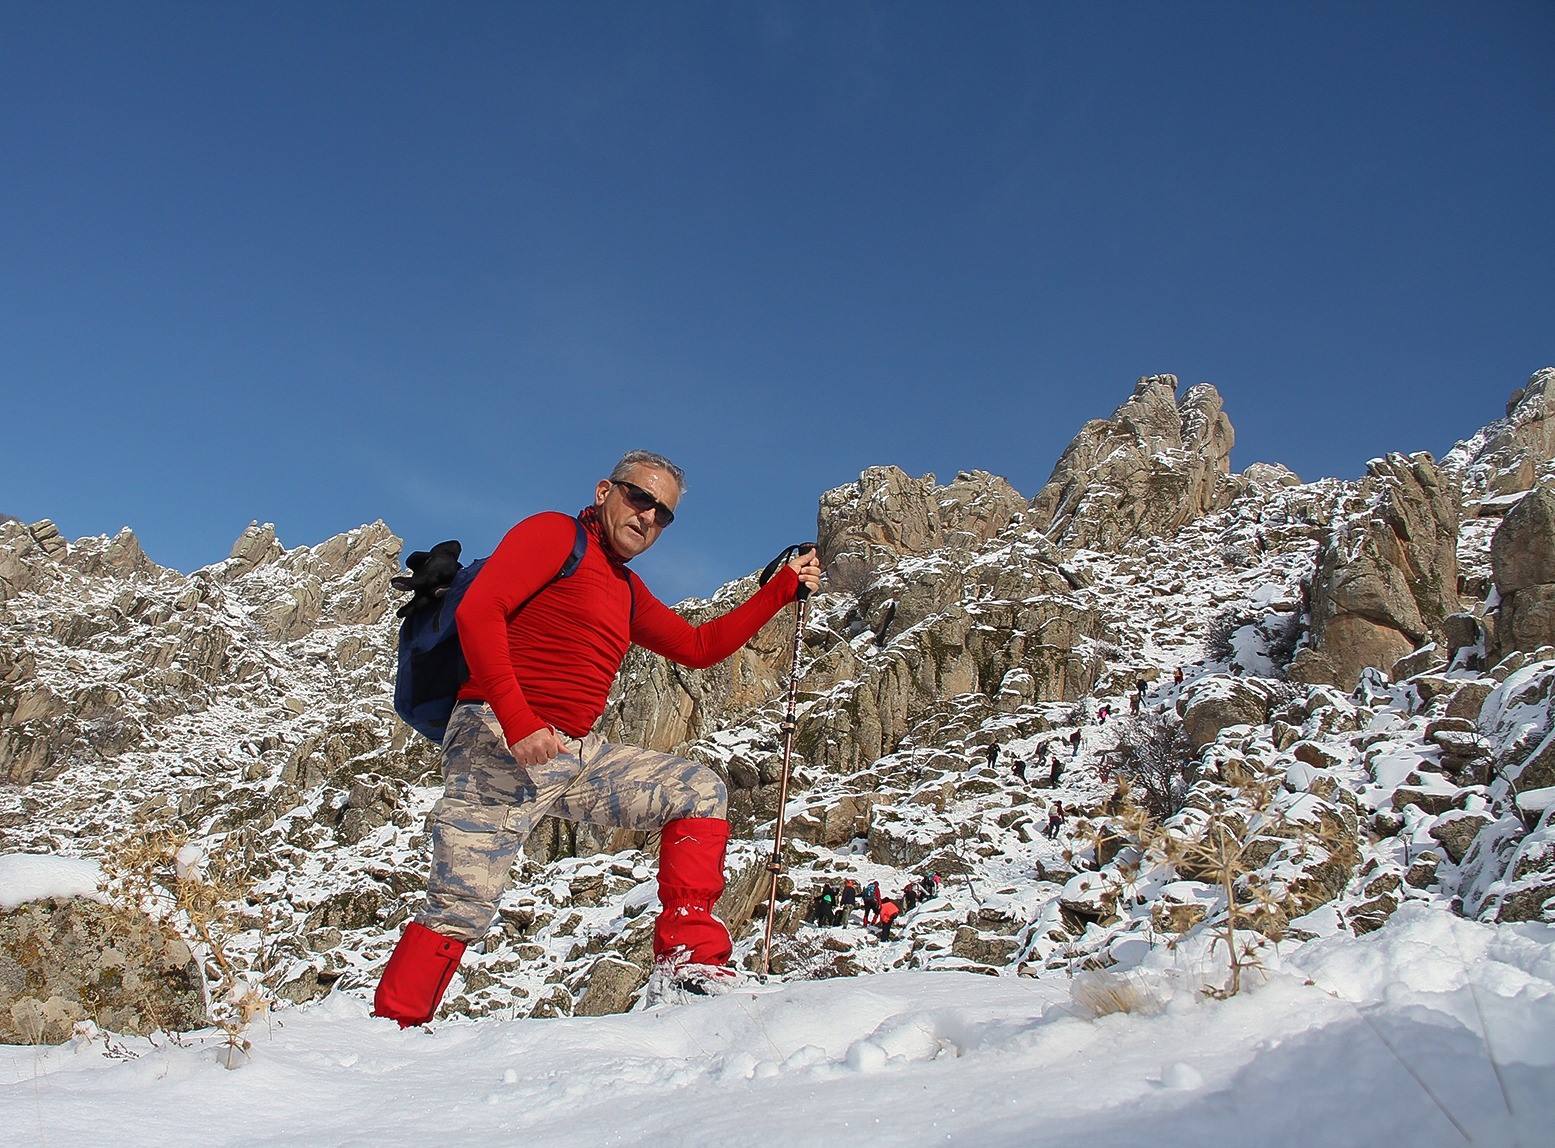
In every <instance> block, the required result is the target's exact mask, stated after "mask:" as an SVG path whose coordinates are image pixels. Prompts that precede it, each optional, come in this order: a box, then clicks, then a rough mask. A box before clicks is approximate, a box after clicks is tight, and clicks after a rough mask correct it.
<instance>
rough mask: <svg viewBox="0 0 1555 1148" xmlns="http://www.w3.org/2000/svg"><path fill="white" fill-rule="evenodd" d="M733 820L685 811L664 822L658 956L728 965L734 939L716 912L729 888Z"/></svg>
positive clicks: (655, 935) (655, 934)
mask: <svg viewBox="0 0 1555 1148" xmlns="http://www.w3.org/2000/svg"><path fill="white" fill-rule="evenodd" d="M728 844H729V823H728V822H727V821H725V820H724V819H723V818H721V817H681V818H679V819H677V820H675V821H671V822H670V823H669V824H668V825H666V826H665V827H664V832H663V836H662V844H661V845H660V846H659V901H660V903H661V904H662V905H663V906H664V910H663V911H662V912H661V913H660V914H659V920H658V923H657V924H656V925H655V926H654V929H653V955H654V957H655V958H656V959H658V960H672V961H675V962H676V963H687V964H697V965H726V964H728V963H729V956H730V953H731V952H732V951H733V949H734V943H733V942H732V941H731V940H730V939H729V930H728V929H727V928H725V927H724V923H723V922H722V921H720V920H719V919H718V918H717V917H715V916H713V906H714V904H716V903H717V901H718V897H719V895H720V894H721V893H722V892H723V891H724V848H725V847H726V846H727V845H728Z"/></svg>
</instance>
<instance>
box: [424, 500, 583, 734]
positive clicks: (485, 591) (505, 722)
mask: <svg viewBox="0 0 1555 1148" xmlns="http://www.w3.org/2000/svg"><path fill="white" fill-rule="evenodd" d="M576 537H577V527H576V526H575V525H574V521H573V519H571V518H570V517H568V516H567V515H565V514H557V513H546V514H536V515H534V516H532V517H530V518H526V519H524V521H522V522H520V523H519V524H518V525H517V526H515V527H513V529H511V530H509V531H508V532H507V535H506V537H504V538H503V539H502V542H501V543H500V544H499V545H498V546H497V549H496V550H495V551H494V552H493V553H492V555H491V557H490V558H488V559H486V565H485V566H483V567H481V571H480V573H479V574H477V575H476V576H475V581H473V582H471V583H470V588H469V589H468V590H466V591H465V594H464V600H463V601H462V602H460V603H459V611H458V613H457V614H455V615H454V621H455V623H456V624H457V625H458V627H459V646H460V649H461V650H463V652H464V660H465V663H466V664H467V665H468V666H469V667H470V682H471V684H472V685H473V687H474V689H475V691H476V692H477V693H478V694H479V695H480V698H481V700H482V701H484V702H486V703H487V704H488V705H490V706H491V708H492V711H493V712H494V713H495V714H496V715H497V721H498V722H500V723H501V725H502V734H503V736H504V737H505V738H506V739H507V742H508V745H509V746H516V745H526V749H528V748H533V747H530V746H528V745H527V744H526V739H528V738H531V736H532V735H534V734H536V733H539V732H540V731H544V732H545V733H547V734H549V735H550V737H551V738H552V739H554V738H555V736H556V735H555V733H554V732H552V731H551V728H550V726H549V725H548V724H547V723H545V722H544V721H542V720H540V718H538V717H537V716H535V713H534V711H533V710H531V709H530V708H529V702H528V701H527V699H525V697H524V690H523V687H522V686H521V685H520V684H519V681H518V675H517V674H516V673H515V672H514V669H513V657H512V654H511V652H510V649H509V645H508V622H509V620H510V619H511V618H512V617H513V615H514V614H516V613H517V612H518V611H519V609H520V608H521V607H522V606H523V605H524V603H525V602H527V601H529V599H530V598H531V597H533V596H534V594H535V593H536V592H537V591H539V590H541V589H543V588H544V587H545V586H546V585H547V584H548V583H549V582H550V581H551V579H552V578H554V577H555V576H556V573H557V571H559V570H560V569H561V565H562V562H563V561H564V560H565V559H566V557H567V555H568V554H570V553H571V552H572V545H573V542H574V540H575V539H576ZM536 752H538V750H536ZM556 752H560V750H559V743H558V749H557V750H556ZM526 756H532V755H529V754H526ZM554 756H555V752H553V753H550V754H547V755H546V756H544V757H535V758H534V759H533V760H529V761H521V762H520V764H524V765H536V764H539V763H540V762H541V761H548V760H549V759H550V758H551V757H554Z"/></svg>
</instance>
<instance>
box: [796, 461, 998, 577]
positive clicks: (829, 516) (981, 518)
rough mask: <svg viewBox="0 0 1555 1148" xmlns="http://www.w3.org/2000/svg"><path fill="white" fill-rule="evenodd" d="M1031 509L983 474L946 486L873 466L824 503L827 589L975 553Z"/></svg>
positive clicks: (821, 523)
mask: <svg viewBox="0 0 1555 1148" xmlns="http://www.w3.org/2000/svg"><path fill="white" fill-rule="evenodd" d="M1025 509H1026V501H1025V499H1023V498H1022V497H1021V496H1020V495H1019V494H1018V493H1017V492H1016V490H1015V488H1014V487H1012V486H1011V485H1010V484H1009V483H1008V482H1007V481H1006V480H1004V479H1003V478H1000V477H998V476H997V475H991V474H987V473H985V472H983V471H972V472H967V471H962V472H961V473H960V474H958V475H956V478H955V481H953V482H952V483H951V484H950V485H949V486H944V487H941V486H937V485H935V482H934V476H933V475H927V476H925V477H923V478H911V477H909V476H908V475H907V474H906V473H905V472H903V471H901V470H899V469H897V468H896V467H894V466H875V467H870V468H869V469H868V470H866V471H864V473H863V474H861V475H859V477H858V481H857V482H854V483H850V484H849V485H847V486H839V487H837V488H836V489H834V490H829V491H827V492H826V493H825V494H823V495H822V496H821V506H820V514H819V516H818V520H817V526H816V530H817V535H816V540H817V543H818V544H819V546H820V551H821V563H822V565H823V566H824V567H825V571H826V585H827V587H828V588H829V589H832V590H843V591H846V590H860V589H863V588H864V587H865V586H866V585H867V584H868V582H869V580H870V578H871V576H872V575H873V574H874V573H875V572H877V571H879V570H881V569H884V568H887V567H889V566H892V565H894V564H895V563H896V562H897V561H898V560H900V559H901V558H904V557H906V556H908V555H914V554H918V555H922V554H928V553H930V552H931V551H942V550H946V549H949V550H951V551H958V552H966V551H969V550H971V549H973V548H975V547H977V546H978V545H980V544H982V543H984V542H987V541H988V540H989V539H990V538H993V537H995V536H996V535H998V533H999V532H1000V531H1001V530H1003V529H1004V528H1005V527H1006V526H1007V525H1009V523H1010V521H1011V520H1012V519H1014V518H1015V517H1016V516H1018V515H1019V514H1021V512H1023V511H1024V510H1025Z"/></svg>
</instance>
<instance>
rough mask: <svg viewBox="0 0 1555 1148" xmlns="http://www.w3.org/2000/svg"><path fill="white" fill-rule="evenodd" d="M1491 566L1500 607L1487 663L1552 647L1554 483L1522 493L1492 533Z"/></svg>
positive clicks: (1554, 624) (1554, 625)
mask: <svg viewBox="0 0 1555 1148" xmlns="http://www.w3.org/2000/svg"><path fill="white" fill-rule="evenodd" d="M1490 563H1491V569H1492V571H1493V572H1494V576H1495V585H1496V593H1497V595H1498V597H1499V598H1500V604H1499V606H1498V607H1497V608H1496V610H1495V611H1494V612H1493V614H1492V615H1491V616H1492V618H1493V624H1492V631H1493V652H1492V656H1491V661H1496V660H1499V658H1501V657H1504V656H1505V655H1506V654H1509V653H1511V652H1512V651H1514V650H1525V651H1533V650H1537V649H1538V648H1539V647H1540V646H1548V645H1555V480H1552V481H1549V482H1545V483H1542V484H1540V486H1539V487H1538V488H1537V489H1535V490H1531V491H1529V492H1528V493H1527V494H1525V495H1524V496H1523V497H1522V498H1521V499H1520V500H1519V501H1518V503H1517V505H1516V506H1514V507H1512V509H1511V510H1509V511H1507V514H1506V518H1505V519H1504V520H1503V521H1502V523H1501V525H1500V526H1499V527H1498V528H1497V530H1496V533H1495V535H1494V537H1493V538H1492V539H1491V542H1490Z"/></svg>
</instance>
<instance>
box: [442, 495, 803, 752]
mask: <svg viewBox="0 0 1555 1148" xmlns="http://www.w3.org/2000/svg"><path fill="white" fill-rule="evenodd" d="M573 521H574V520H573V519H572V518H570V517H568V516H567V515H565V514H558V513H553V512H548V513H545V514H536V515H534V516H533V517H531V518H526V519H524V521H522V522H520V523H519V524H518V525H517V526H515V527H513V529H512V530H509V531H508V533H507V536H506V537H505V538H503V540H502V542H501V544H500V545H499V546H498V547H497V549H496V551H495V553H493V554H492V556H491V557H490V558H488V559H487V560H486V565H485V566H483V567H482V568H481V571H480V573H479V574H478V575H476V578H475V581H474V582H472V583H471V584H470V588H469V589H468V590H467V591H465V595H464V600H463V601H462V602H460V603H459V611H458V613H457V614H456V615H455V616H454V619H455V622H456V623H457V625H458V627H459V645H460V647H461V648H462V649H463V651H464V659H465V661H466V662H467V663H468V664H469V667H470V680H469V681H468V682H467V683H466V684H465V686H464V688H463V689H461V690H460V691H459V697H460V698H461V699H462V700H471V699H473V700H477V701H484V702H487V703H488V704H489V705H490V706H491V708H492V710H493V711H495V713H496V715H497V720H498V721H499V722H500V723H501V724H502V733H503V736H505V737H506V738H507V740H508V744H509V745H512V744H513V743H514V742H517V741H520V740H522V739H523V738H525V737H528V736H529V735H530V734H532V733H534V732H535V730H537V729H542V728H544V727H545V726H554V727H555V728H556V729H558V730H560V731H561V732H562V733H564V734H567V735H568V736H569V737H578V738H581V737H583V736H584V735H585V734H587V733H588V732H589V730H590V729H592V728H593V726H594V723H595V722H596V721H598V720H599V715H600V714H602V713H604V711H605V701H606V699H607V697H608V696H609V693H610V686H611V683H612V682H614V681H615V676H616V673H617V672H618V671H619V670H620V668H621V660H622V659H623V658H625V657H626V651H627V649H628V648H629V647H630V646H631V645H632V644H633V643H636V644H637V645H639V646H642V647H644V648H645V649H649V650H652V651H653V652H654V653H656V654H663V655H664V656H665V657H666V658H669V659H671V660H672V661H675V662H679V663H680V664H681V665H685V666H691V667H693V668H694V669H704V668H706V667H707V666H711V665H714V664H715V663H717V662H721V661H723V660H724V659H725V658H727V657H728V656H729V655H730V654H732V653H734V652H735V651H736V650H738V649H739V648H740V647H741V646H743V645H744V644H745V643H746V642H748V641H750V639H751V638H752V637H753V636H754V635H755V633H756V631H757V630H759V629H761V627H762V626H764V625H766V624H767V622H768V621H769V620H770V619H771V618H772V616H773V615H774V614H776V613H777V612H778V611H779V610H781V609H782V608H783V606H784V605H786V604H787V603H789V602H791V601H793V599H794V594H795V592H796V591H797V589H798V586H799V576H798V575H797V574H795V573H794V571H793V569H792V568H791V567H788V566H784V567H783V568H782V569H781V570H779V571H778V573H777V574H776V575H774V576H773V577H772V578H771V580H769V581H768V582H767V584H766V585H765V586H763V587H762V588H761V589H759V590H757V591H756V593H754V594H752V595H751V596H750V597H749V598H748V599H746V600H745V602H743V603H742V604H740V605H739V606H736V607H735V608H734V609H733V610H730V611H729V612H728V613H727V614H721V615H719V616H718V617H717V618H713V619H711V620H710V621H707V622H704V623H702V625H700V626H693V625H691V624H690V623H689V622H687V621H686V620H685V619H684V618H682V617H681V616H680V615H679V614H677V613H675V611H673V610H671V609H670V608H669V607H668V606H666V605H664V604H663V603H662V602H660V601H659V600H658V599H657V598H655V597H654V596H653V595H652V594H651V593H649V591H648V588H647V587H646V586H645V585H643V581H642V579H641V578H639V577H637V575H636V574H634V573H632V572H631V571H630V570H628V569H627V568H626V566H625V564H624V563H622V562H620V561H618V560H617V559H616V558H615V557H614V556H612V555H611V554H610V553H609V551H607V550H606V549H605V547H604V544H603V543H602V542H601V540H600V535H599V528H598V526H597V524H595V523H594V522H593V520H592V516H591V515H585V518H584V525H585V527H586V530H587V534H588V548H587V549H586V550H585V551H584V554H583V560H582V561H581V562H579V563H578V568H577V570H575V571H574V572H573V573H572V575H571V576H570V577H567V578H563V579H561V580H560V581H558V582H555V583H552V584H551V585H549V586H547V585H546V584H547V583H549V582H550V581H551V579H552V578H554V577H556V573H557V571H559V570H560V569H561V567H562V563H563V562H565V561H566V559H567V556H568V555H569V554H571V553H572V547H573V543H574V542H575V541H576V538H577V528H576V527H575V526H574V525H573ZM542 589H543V590H544V593H536V591H539V590H542ZM531 596H533V599H532V600H530V601H529V604H528V605H527V606H526V605H524V603H525V601H526V600H529V599H530V598H531ZM634 601H635V609H634ZM520 607H522V609H520Z"/></svg>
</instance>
